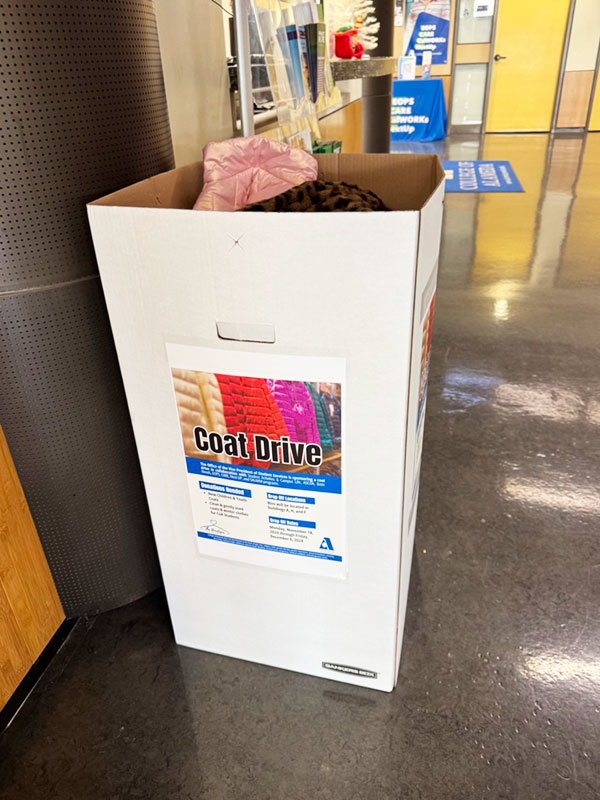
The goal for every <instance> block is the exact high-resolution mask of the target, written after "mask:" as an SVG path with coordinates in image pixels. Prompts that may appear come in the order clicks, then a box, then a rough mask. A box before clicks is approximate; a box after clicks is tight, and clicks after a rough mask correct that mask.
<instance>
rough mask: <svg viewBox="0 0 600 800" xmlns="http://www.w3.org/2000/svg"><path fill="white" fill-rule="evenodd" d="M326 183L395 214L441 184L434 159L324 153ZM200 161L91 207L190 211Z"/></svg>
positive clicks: (321, 160)
mask: <svg viewBox="0 0 600 800" xmlns="http://www.w3.org/2000/svg"><path fill="white" fill-rule="evenodd" d="M315 158H316V159H317V161H318V164H319V175H320V177H322V178H323V179H324V180H329V181H345V182H346V183H352V184H357V185H358V186H360V187H361V189H371V190H372V191H373V192H375V193H376V194H378V195H379V196H380V197H381V199H382V200H383V201H384V203H386V204H387V205H388V206H389V207H390V208H392V209H393V210H395V211H419V210H420V209H421V208H423V206H424V205H425V203H426V202H427V200H428V199H429V198H430V197H431V195H432V194H433V192H434V191H435V190H436V188H437V187H438V186H439V185H440V184H441V182H442V181H443V179H444V171H443V169H442V165H441V164H440V160H439V158H438V157H437V156H435V155H421V154H419V155H412V154H406V153H389V154H388V153H368V154H367V153H364V154H356V155H355V154H352V153H342V154H337V155H334V154H322V155H316V156H315ZM202 180H203V167H202V162H201V161H198V162H196V163H194V164H188V165H186V166H185V167H179V168H178V169H174V170H170V171H169V172H163V173H161V174H160V175H155V176H153V177H152V178H148V179H147V180H144V181H141V182H140V183H135V184H133V185H132V186H128V187H126V188H125V189H121V190H120V191H118V192H113V193H112V194H109V195H106V196H105V197H102V198H100V199H99V200H95V201H94V202H93V203H90V205H93V206H121V207H135V208H170V209H191V208H192V206H193V205H194V203H195V201H196V198H197V197H198V195H199V194H200V190H201V189H202Z"/></svg>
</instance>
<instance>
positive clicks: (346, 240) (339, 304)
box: [88, 155, 444, 691]
mask: <svg viewBox="0 0 600 800" xmlns="http://www.w3.org/2000/svg"><path fill="white" fill-rule="evenodd" d="M318 161H319V167H320V172H321V175H322V177H324V178H325V179H329V180H344V181H347V182H349V183H354V184H358V185H359V186H360V187H362V188H364V189H372V190H373V191H375V192H377V194H379V195H380V196H381V197H382V198H383V200H384V201H385V202H386V203H387V204H388V206H390V207H391V208H392V209H394V210H392V211H390V212H373V213H304V214H303V213H280V214H277V213H262V212H258V213H245V212H236V213H221V212H206V211H192V210H191V206H192V204H193V202H194V200H195V199H196V196H197V195H198V193H199V191H200V188H201V185H202V165H201V164H192V165H190V166H187V167H182V168H180V169H177V170H173V171H172V172H167V173H164V174H162V175H158V176H156V177H153V178H150V179H149V180H146V181H143V182H142V183H138V184H136V185H134V186H130V187H128V188H126V189H123V190H122V191H119V192H116V193H115V194H111V195H109V196H107V197H104V198H102V199H101V200H98V201H96V202H95V203H91V204H90V205H89V207H88V210H89V219H90V224H91V228H92V234H93V238H94V244H95V248H96V253H97V257H98V263H99V266H100V274H101V278H102V284H103V287H104V292H105V295H106V301H107V304H108V310H109V314H110V320H111V324H112V330H113V333H114V338H115V342H116V346H117V351H118V356H119V361H120V365H121V370H122V373H123V380H124V383H125V389H126V392H127V398H128V402H129V409H130V412H131V418H132V421H133V427H134V431H135V437H136V442H137V447H138V451H139V456H140V461H141V465H142V471H143V475H144V481H145V486H146V492H147V495H148V502H149V504H150V511H151V514H152V521H153V526H154V533H155V536H156V541H157V545H158V551H159V556H160V562H161V566H162V572H163V576H164V581H165V586H166V591H167V597H168V602H169V608H170V612H171V618H172V621H173V627H174V630H175V637H176V639H177V642H178V643H179V644H182V645H186V646H189V647H195V648H200V649H203V650H208V651H212V652H215V653H222V654H225V655H228V656H233V657H236V658H241V659H247V660H250V661H256V662H259V663H263V664H270V665H273V666H276V667H283V668H286V669H291V670H297V671H299V672H304V673H308V674H311V675H319V676H322V677H325V678H331V679H335V680H339V681H344V682H346V683H353V684H358V685H361V686H368V687H372V688H375V689H381V690H384V691H391V689H393V687H394V685H395V682H396V679H397V674H398V666H399V661H400V650H401V644H402V633H403V628H404V619H405V612H406V602H407V596H408V587H409V580H410V567H411V557H412V550H413V539H414V532H415V517H416V508H417V499H418V489H419V466H420V457H421V448H422V439H423V423H424V417H425V401H426V393H427V373H428V367H429V350H430V344H431V328H432V320H433V307H434V303H435V290H436V278H437V261H438V252H439V242H440V230H441V221H442V205H443V191H444V187H443V175H444V173H443V171H442V168H441V165H440V163H439V161H438V159H437V157H435V156H430V155H322V156H319V157H318Z"/></svg>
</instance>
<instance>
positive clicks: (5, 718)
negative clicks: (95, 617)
mask: <svg viewBox="0 0 600 800" xmlns="http://www.w3.org/2000/svg"><path fill="white" fill-rule="evenodd" d="M76 623H77V619H66V620H65V621H64V622H63V623H62V624H61V625H60V627H59V628H58V630H57V631H56V633H55V634H54V636H53V637H52V638H51V639H50V641H49V642H48V644H47V645H46V647H44V649H43V650H42V652H41V653H40V655H39V656H38V658H37V659H36V660H35V661H34V662H33V664H32V665H31V668H30V669H29V672H28V673H27V675H25V677H24V678H23V680H22V681H21V683H20V684H19V685H18V686H17V688H16V689H15V691H14V692H13V694H12V695H11V697H10V699H9V700H8V702H7V703H6V705H5V706H4V707H3V708H2V709H1V710H0V736H2V734H3V733H4V731H5V730H6V729H7V728H8V726H9V725H10V723H11V722H12V721H13V719H14V718H15V716H16V715H17V712H18V711H19V709H20V708H21V706H22V705H23V703H24V702H25V701H26V700H27V698H28V697H29V695H30V694H31V692H32V691H33V689H34V688H35V685H36V684H37V682H38V681H39V679H40V678H41V677H42V675H43V674H44V671H45V670H46V668H47V667H48V665H49V664H50V662H51V661H52V659H53V658H54V656H55V655H56V654H57V653H58V651H59V650H60V648H61V647H62V645H63V644H64V642H65V640H66V638H67V636H68V635H69V634H70V633H71V631H72V630H73V628H74V627H75V625H76Z"/></svg>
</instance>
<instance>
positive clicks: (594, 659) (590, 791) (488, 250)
mask: <svg viewBox="0 0 600 800" xmlns="http://www.w3.org/2000/svg"><path fill="white" fill-rule="evenodd" d="M446 148H447V153H448V157H449V158H477V157H485V158H487V157H489V158H505V159H509V160H510V161H511V162H512V164H513V166H514V168H515V170H516V172H517V174H518V176H519V177H520V179H521V181H522V183H523V185H524V187H525V189H526V192H525V193H524V194H521V195H515V194H512V195H491V194H488V195H448V196H447V202H446V217H445V225H444V241H443V252H442V261H441V269H440V276H439V293H438V304H437V317H436V322H435V333H434V343H433V355H432V367H431V378H430V390H429V407H428V412H427V428H426V436H425V449H424V460H423V472H422V488H421V496H420V504H419V516H418V529H417V539H416V550H415V558H414V564H413V571H412V582H411V591H410V599H409V611H408V621H407V629H406V636H405V643H404V650H403V656H402V664H401V668H400V679H399V685H398V687H397V689H396V690H395V692H393V693H392V694H390V695H387V694H380V693H377V692H374V691H370V690H363V689H358V688H353V687H349V686H346V685H343V684H340V683H336V682H334V681H323V680H318V679H314V678H310V677H305V676H301V675H296V674H292V673H288V672H283V671H279V670H275V669H269V668H266V667H261V666H258V665H254V664H248V663H243V662H238V661H235V660H230V659H226V658H221V657H219V656H214V655H208V654H205V653H200V652H195V651H192V650H187V649H184V648H177V647H176V646H175V645H174V644H173V641H172V637H171V631H170V627H169V620H168V616H167V612H166V608H165V604H164V600H163V598H162V596H160V595H155V596H152V597H150V598H146V599H145V600H143V601H141V602H139V603H136V604H134V605H132V606H129V607H126V608H123V609H120V610H118V611H115V612H112V613H109V614H106V615H104V616H101V617H99V618H97V619H95V620H93V621H89V622H86V623H82V624H80V626H79V627H78V628H77V629H76V630H75V632H74V633H73V634H72V636H71V638H70V640H69V641H68V642H67V644H66V645H65V647H64V648H63V650H62V651H61V653H60V654H59V656H58V658H57V659H56V661H55V663H54V664H53V666H52V667H51V669H50V672H49V674H48V675H47V677H46V679H45V680H44V681H43V682H42V684H41V685H39V686H38V688H37V689H36V691H35V692H34V694H33V695H32V697H31V698H30V700H29V701H28V702H27V704H26V706H25V708H24V709H23V711H22V712H21V713H20V715H19V716H18V717H17V719H16V720H15V722H14V723H13V724H12V726H11V727H10V728H9V729H8V732H7V733H6V734H5V735H4V737H3V738H2V739H0V797H2V798H6V800H8V799H9V798H10V799H11V800H12V799H13V798H14V800H17V798H18V799H19V800H37V799H38V798H44V800H51V799H52V800H53V799H54V798H60V799H61V800H62V798H65V799H66V798H73V799H74V800H75V799H77V800H95V799H96V798H98V799H100V798H102V799H103V800H108V799H111V800H112V799H113V798H114V799H115V800H116V799H117V798H118V799H119V800H128V799H129V798H144V800H146V799H147V800H151V799H152V800H184V798H185V799H187V800H196V798H208V799H210V800H245V799H247V800H268V799H271V798H272V799H273V800H279V799H281V800H330V799H331V800H363V798H364V799H365V800H367V799H369V800H370V799H371V798H372V799H373V800H416V799H417V798H423V800H447V799H448V800H467V799H470V798H484V797H490V798H498V799H500V798H502V799H503V800H532V799H538V798H539V800H554V799H555V798H561V800H562V799H563V798H564V800H567V798H569V799H572V800H588V799H591V798H596V797H600V503H599V501H598V486H599V483H600V324H599V322H598V320H599V318H600V257H599V256H598V253H599V252H600V226H599V225H598V216H599V211H600V205H599V203H598V200H599V196H600V134H597V135H595V136H594V135H590V136H588V138H587V140H584V139H576V138H573V139H557V140H555V141H554V142H551V141H549V140H548V138H547V137H545V136H493V137H492V136H490V137H487V139H485V140H484V141H479V140H463V141H450V142H449V143H447V145H446Z"/></svg>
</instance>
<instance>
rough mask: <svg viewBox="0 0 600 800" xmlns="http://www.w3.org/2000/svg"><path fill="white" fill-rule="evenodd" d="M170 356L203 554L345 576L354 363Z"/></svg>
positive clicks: (220, 353) (231, 354) (186, 349)
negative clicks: (349, 381)
mask: <svg viewBox="0 0 600 800" xmlns="http://www.w3.org/2000/svg"><path fill="white" fill-rule="evenodd" d="M167 354H168V359H169V365H170V369H171V378H172V382H173V390H174V394H175V402H176V406H177V413H178V417H179V427H180V432H181V443H182V448H183V456H184V457H185V462H184V463H185V467H186V471H187V480H188V489H189V495H190V500H191V506H192V513H193V518H194V526H195V529H196V530H195V534H196V538H197V547H198V550H199V552H200V553H202V554H203V555H210V556H217V557H220V558H228V559H233V560H236V561H244V562H247V563H251V564H255V565H261V566H269V567H276V568H278V569H286V570H294V571H298V572H310V573H315V574H319V575H336V576H343V575H344V574H345V573H346V567H347V565H346V559H345V541H344V536H345V528H344V497H343V490H342V486H343V484H342V481H343V476H342V442H343V435H342V429H343V413H342V407H343V400H344V369H345V361H344V359H338V358H320V357H316V358H312V357H306V356H281V355H269V354H262V353H249V352H243V351H226V350H214V349H210V348H205V347H197V346H192V345H181V344H167ZM183 456H182V457H183Z"/></svg>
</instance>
